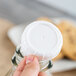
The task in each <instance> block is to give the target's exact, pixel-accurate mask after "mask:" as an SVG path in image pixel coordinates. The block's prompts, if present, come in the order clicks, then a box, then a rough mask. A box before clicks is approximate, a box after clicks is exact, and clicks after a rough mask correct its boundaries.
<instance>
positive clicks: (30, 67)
mask: <svg viewBox="0 0 76 76" xmlns="http://www.w3.org/2000/svg"><path fill="white" fill-rule="evenodd" d="M39 70H40V67H39V62H38V59H37V58H36V57H34V59H33V61H32V62H30V63H28V64H27V65H26V66H25V67H24V70H23V72H22V74H21V76H38V73H39Z"/></svg>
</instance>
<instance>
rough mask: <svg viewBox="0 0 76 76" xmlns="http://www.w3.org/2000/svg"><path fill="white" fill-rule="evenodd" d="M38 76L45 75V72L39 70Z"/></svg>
mask: <svg viewBox="0 0 76 76" xmlns="http://www.w3.org/2000/svg"><path fill="white" fill-rule="evenodd" d="M38 76H47V75H46V73H45V72H40V73H39V75H38Z"/></svg>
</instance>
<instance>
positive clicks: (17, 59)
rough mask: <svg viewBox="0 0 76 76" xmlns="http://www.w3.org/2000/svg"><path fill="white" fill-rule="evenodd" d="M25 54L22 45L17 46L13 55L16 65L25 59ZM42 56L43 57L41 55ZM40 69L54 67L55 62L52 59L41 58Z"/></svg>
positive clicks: (44, 69) (13, 61)
mask: <svg viewBox="0 0 76 76" xmlns="http://www.w3.org/2000/svg"><path fill="white" fill-rule="evenodd" d="M23 57H24V56H23V55H22V53H21V52H20V46H18V47H17V48H16V51H15V54H14V56H13V57H12V63H13V65H14V66H18V64H19V63H20V61H21V60H22V59H23ZM40 58H41V57H40ZM39 65H40V71H47V70H48V69H50V68H52V66H53V64H52V62H51V60H50V59H48V58H46V59H39Z"/></svg>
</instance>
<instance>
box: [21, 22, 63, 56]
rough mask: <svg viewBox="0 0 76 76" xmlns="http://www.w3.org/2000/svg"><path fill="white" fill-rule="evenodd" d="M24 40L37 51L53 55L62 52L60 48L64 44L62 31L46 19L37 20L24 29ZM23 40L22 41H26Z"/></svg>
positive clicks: (41, 53)
mask: <svg viewBox="0 0 76 76" xmlns="http://www.w3.org/2000/svg"><path fill="white" fill-rule="evenodd" d="M22 40H23V41H25V42H26V43H27V44H28V45H29V47H31V48H32V49H33V50H34V51H35V52H37V53H39V54H40V55H43V56H45V55H46V56H50V55H51V56H53V55H56V54H58V53H59V52H60V50H59V49H58V48H60V47H61V46H60V45H62V37H61V33H60V31H59V30H58V29H57V28H56V26H55V25H53V24H51V23H49V22H46V21H35V22H33V23H31V24H29V25H28V26H27V27H26V28H25V30H24V33H23V35H22ZM23 41H22V43H24V42H23ZM60 41H61V42H60ZM58 45H59V47H58ZM57 50H58V52H57ZM54 53H55V54H54ZM53 57H55V56H53Z"/></svg>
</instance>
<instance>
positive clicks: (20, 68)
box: [13, 57, 27, 76]
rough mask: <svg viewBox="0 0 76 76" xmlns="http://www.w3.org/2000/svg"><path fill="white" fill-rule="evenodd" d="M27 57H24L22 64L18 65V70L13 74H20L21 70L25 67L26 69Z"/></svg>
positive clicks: (17, 75)
mask: <svg viewBox="0 0 76 76" xmlns="http://www.w3.org/2000/svg"><path fill="white" fill-rule="evenodd" d="M26 59H27V58H26V57H24V58H23V60H22V61H21V62H20V64H19V65H18V67H17V69H16V71H15V73H14V75H13V76H20V74H21V72H22V71H23V69H24V66H25V64H26Z"/></svg>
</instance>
